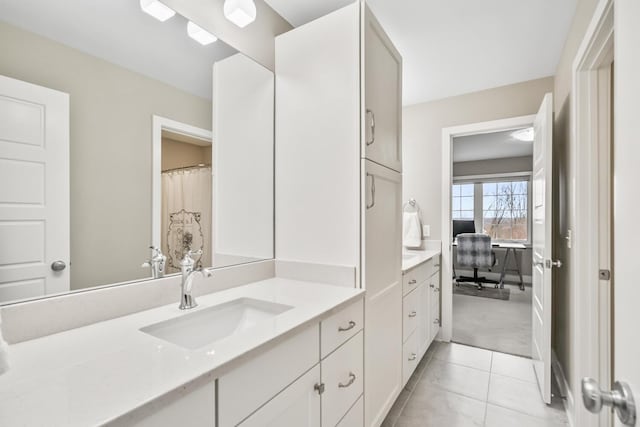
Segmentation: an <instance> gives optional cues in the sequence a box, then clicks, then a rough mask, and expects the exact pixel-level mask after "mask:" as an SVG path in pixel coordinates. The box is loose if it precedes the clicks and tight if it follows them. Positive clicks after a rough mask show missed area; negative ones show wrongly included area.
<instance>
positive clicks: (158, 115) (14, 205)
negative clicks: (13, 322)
mask: <svg viewBox="0 0 640 427" xmlns="http://www.w3.org/2000/svg"><path fill="white" fill-rule="evenodd" d="M143 3H144V2H143ZM60 6H61V5H60V3H59V2H44V1H40V0H4V1H2V2H0V52H2V55H0V182H2V185H0V304H2V303H8V302H15V301H23V300H26V299H31V298H38V297H42V296H47V295H54V294H60V293H64V292H69V291H77V290H81V289H87V288H93V287H96V286H102V285H111V284H118V283H124V282H130V281H133V280H142V279H148V278H151V277H158V276H160V275H164V274H173V273H176V272H178V271H179V266H180V264H179V262H180V260H181V259H182V257H184V254H185V253H186V252H188V251H192V252H194V253H197V255H196V256H195V257H196V262H197V265H198V266H202V267H210V266H214V267H222V266H228V265H234V264H239V263H246V262H251V261H256V260H261V259H268V258H272V257H273V132H274V130H273V114H274V111H273V96H274V83H273V74H272V73H271V72H270V71H269V70H267V69H265V68H264V67H262V66H261V65H259V64H257V63H256V62H254V61H253V60H251V59H249V58H247V57H246V56H244V55H242V54H241V53H238V52H237V51H236V50H234V49H233V48H231V47H229V46H228V45H226V44H225V43H224V42H223V41H221V40H216V37H215V35H214V34H211V33H210V32H208V31H206V30H204V29H202V28H200V27H199V26H198V25H197V23H193V22H189V21H188V20H187V19H185V18H183V17H182V16H180V15H178V14H172V13H170V12H172V11H170V10H169V11H164V12H163V16H162V19H163V20H160V19H159V18H160V17H159V16H155V15H154V14H150V13H149V10H144V8H143V7H141V3H140V2H139V1H132V0H110V1H99V2H87V1H84V0H66V1H65V2H64V7H60ZM156 12H157V11H154V13H156ZM150 247H153V248H155V249H153V250H151V249H150ZM200 251H201V253H200ZM160 261H162V262H160Z"/></svg>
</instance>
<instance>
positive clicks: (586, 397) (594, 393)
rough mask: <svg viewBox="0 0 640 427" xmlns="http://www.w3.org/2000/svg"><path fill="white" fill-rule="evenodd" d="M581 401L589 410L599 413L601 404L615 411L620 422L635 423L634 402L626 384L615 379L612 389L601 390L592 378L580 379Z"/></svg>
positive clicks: (625, 423) (627, 424) (631, 424)
mask: <svg viewBox="0 0 640 427" xmlns="http://www.w3.org/2000/svg"><path fill="white" fill-rule="evenodd" d="M582 402H584V406H585V408H587V410H588V411H589V412H592V413H594V414H597V413H599V412H600V411H601V410H602V407H603V406H610V407H611V408H613V409H614V410H615V411H616V414H617V415H618V418H619V419H620V421H621V422H622V424H624V425H626V426H633V425H635V423H636V404H635V402H634V400H633V394H632V393H631V388H630V387H629V385H628V384H626V383H623V382H620V381H616V382H615V383H614V384H613V390H611V391H602V390H601V389H600V386H599V385H598V382H597V381H596V380H594V379H593V378H583V379H582Z"/></svg>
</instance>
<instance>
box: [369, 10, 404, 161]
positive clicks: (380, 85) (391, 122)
mask: <svg viewBox="0 0 640 427" xmlns="http://www.w3.org/2000/svg"><path fill="white" fill-rule="evenodd" d="M364 9H365V12H364V22H363V28H364V49H363V51H364V64H365V65H364V87H365V90H364V105H365V111H364V114H365V120H364V130H363V132H362V135H363V138H364V142H363V149H362V152H363V153H365V154H364V157H365V158H367V159H369V160H373V161H374V162H376V163H379V164H381V165H384V166H387V167H389V168H391V169H393V170H396V171H398V172H401V171H402V148H401V140H402V138H401V132H402V57H401V56H400V54H399V53H398V51H397V50H396V49H395V47H394V46H393V43H391V40H390V39H389V37H387V35H386V34H385V32H384V30H383V29H382V27H381V26H380V24H379V23H378V21H377V20H376V18H375V17H374V16H373V13H371V11H370V10H369V8H368V7H367V6H366V5H364Z"/></svg>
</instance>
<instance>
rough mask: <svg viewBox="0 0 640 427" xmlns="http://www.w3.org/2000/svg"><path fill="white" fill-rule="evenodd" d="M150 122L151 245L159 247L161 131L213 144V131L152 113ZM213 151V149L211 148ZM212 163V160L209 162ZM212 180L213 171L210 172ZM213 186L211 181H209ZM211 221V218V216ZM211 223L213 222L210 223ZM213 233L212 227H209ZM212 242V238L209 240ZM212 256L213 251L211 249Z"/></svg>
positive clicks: (212, 206) (212, 205) (212, 204)
mask: <svg viewBox="0 0 640 427" xmlns="http://www.w3.org/2000/svg"><path fill="white" fill-rule="evenodd" d="M151 122H152V133H151V139H152V144H151V145H152V154H151V158H152V166H151V245H152V246H155V247H156V248H159V247H160V246H161V236H160V234H161V229H162V224H161V223H162V218H161V217H162V212H161V211H162V131H163V130H165V131H170V132H174V133H179V134H182V135H187V136H190V137H193V138H196V139H201V140H205V141H210V142H211V145H213V132H212V131H210V130H206V129H202V128H199V127H196V126H191V125H188V124H186V123H182V122H178V121H176V120H172V119H168V118H166V117H161V116H156V115H153V116H152V117H151ZM211 152H212V153H214V150H213V149H212V150H211ZM211 164H212V165H213V162H212V163H211ZM211 179H212V180H213V179H214V178H213V172H212V178H211ZM211 188H214V187H213V181H212V183H211ZM213 208H214V197H211V212H212V213H213V212H215V211H214V209H213ZM212 222H213V218H212ZM212 225H213V224H212ZM211 233H212V234H213V227H211ZM211 242H212V244H213V240H212V241H211ZM212 256H213V251H212Z"/></svg>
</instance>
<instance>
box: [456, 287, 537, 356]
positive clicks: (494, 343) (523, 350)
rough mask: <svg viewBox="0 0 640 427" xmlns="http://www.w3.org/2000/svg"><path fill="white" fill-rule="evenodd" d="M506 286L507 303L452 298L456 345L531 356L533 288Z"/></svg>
mask: <svg viewBox="0 0 640 427" xmlns="http://www.w3.org/2000/svg"><path fill="white" fill-rule="evenodd" d="M454 286H455V284H454ZM507 287H508V288H509V289H510V291H511V292H510V299H509V300H508V301H503V300H498V299H490V298H480V297H474V296H467V295H459V294H454V295H453V337H452V339H453V341H454V342H457V343H461V344H467V345H471V346H474V347H481V348H486V349H489V350H493V351H499V352H502V353H509V354H515V355H519V356H525V357H531V287H530V286H526V287H525V290H524V291H521V290H520V289H519V288H518V286H517V285H505V289H506V288H507Z"/></svg>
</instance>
